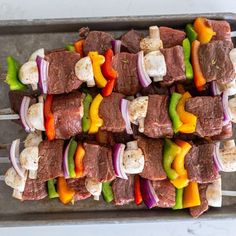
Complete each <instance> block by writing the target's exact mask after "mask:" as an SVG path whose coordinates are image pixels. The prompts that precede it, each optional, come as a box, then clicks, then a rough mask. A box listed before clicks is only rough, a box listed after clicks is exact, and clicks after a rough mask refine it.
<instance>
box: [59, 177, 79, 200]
mask: <svg viewBox="0 0 236 236" xmlns="http://www.w3.org/2000/svg"><path fill="white" fill-rule="evenodd" d="M57 192H58V194H59V199H60V201H61V202H62V203H63V204H68V203H69V202H71V201H72V199H73V197H74V195H75V191H74V190H73V189H70V188H68V186H67V183H66V179H65V178H64V177H58V179H57Z"/></svg>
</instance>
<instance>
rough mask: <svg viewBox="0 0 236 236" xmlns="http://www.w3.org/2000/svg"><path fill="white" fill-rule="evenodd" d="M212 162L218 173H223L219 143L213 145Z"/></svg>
mask: <svg viewBox="0 0 236 236" xmlns="http://www.w3.org/2000/svg"><path fill="white" fill-rule="evenodd" d="M213 158H214V162H215V166H216V168H217V170H218V171H223V165H222V163H221V159H220V142H217V143H216V144H215V150H214V156H213Z"/></svg>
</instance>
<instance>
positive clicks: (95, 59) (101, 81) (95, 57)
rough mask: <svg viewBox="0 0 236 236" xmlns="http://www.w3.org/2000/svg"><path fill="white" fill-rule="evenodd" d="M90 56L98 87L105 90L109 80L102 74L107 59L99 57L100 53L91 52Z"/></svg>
mask: <svg viewBox="0 0 236 236" xmlns="http://www.w3.org/2000/svg"><path fill="white" fill-rule="evenodd" d="M88 56H89V57H90V59H91V61H92V64H93V74H94V78H95V82H96V85H97V87H98V88H104V87H105V86H106V84H107V80H106V79H105V77H104V76H103V74H102V71H101V65H102V64H103V63H104V62H105V57H104V56H102V55H99V54H98V52H89V54H88Z"/></svg>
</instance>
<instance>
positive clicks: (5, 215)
mask: <svg viewBox="0 0 236 236" xmlns="http://www.w3.org/2000/svg"><path fill="white" fill-rule="evenodd" d="M199 15H202V16H205V17H207V18H210V19H225V20H227V21H228V22H229V23H230V24H231V28H232V30H236V14H233V13H215V14H199ZM199 15H192V14H191V15H166V16H133V17H103V18H73V19H51V20H28V21H27V20H23V21H22V20H20V21H0V75H2V74H4V73H5V72H6V62H5V58H6V57H7V56H8V55H13V56H15V57H16V58H17V59H18V60H19V61H21V62H24V61H25V60H26V58H28V56H29V55H30V53H31V52H33V51H34V50H36V49H38V48H40V47H43V48H47V49H52V48H60V47H64V46H65V45H66V44H68V43H70V42H73V41H75V40H76V39H77V37H78V35H77V32H78V29H79V28H80V27H83V26H88V27H89V28H90V29H97V30H104V31H110V32H112V33H114V35H115V36H116V37H118V36H119V35H121V33H122V32H123V31H127V30H129V29H131V28H134V29H136V30H141V31H144V32H145V31H147V29H148V26H150V25H160V26H161V25H163V26H169V27H174V28H180V29H181V28H183V27H184V26H185V25H186V23H188V22H191V21H193V19H194V18H195V17H196V16H199ZM146 33H147V32H146ZM5 107H9V101H8V87H7V86H6V84H5V83H4V82H3V80H0V109H1V108H5ZM235 134H236V132H235ZM25 136H26V134H25V132H24V131H23V129H22V128H21V127H20V126H19V125H17V124H16V123H14V122H11V121H0V143H1V144H2V143H5V144H7V143H10V142H11V141H12V140H13V139H15V138H22V140H23V138H24V137H25ZM234 137H235V136H234ZM7 155H8V152H7V150H6V149H2V148H1V147H0V156H1V157H2V156H7ZM8 167H9V164H0V175H3V174H4V173H5V171H6V170H7V168H8ZM222 177H223V189H224V190H236V181H234V180H235V178H236V173H235V174H234V173H228V174H222ZM11 194H12V189H10V188H9V187H7V186H6V185H5V183H4V182H3V181H0V226H2V227H4V226H26V225H55V224H57V225H58V224H98V223H109V222H110V223H121V222H126V223H127V222H155V221H179V220H183V219H184V220H192V218H191V216H190V215H189V214H188V211H187V210H181V211H172V210H168V209H158V208H156V209H152V210H148V209H147V208H146V207H145V206H143V205H142V206H139V207H137V206H135V205H134V204H130V205H127V206H122V207H118V206H114V205H113V204H107V203H105V202H104V201H103V200H101V201H99V202H97V201H94V200H92V199H88V200H83V201H79V202H77V203H76V204H75V205H67V206H64V205H62V204H60V203H59V202H58V200H48V199H45V200H42V201H32V202H30V201H25V202H23V203H22V202H20V201H18V200H15V199H13V198H12V197H11ZM235 217H236V198H235V197H234V198H233V197H224V198H223V207H222V208H219V209H216V208H215V209H214V208H212V209H210V210H209V211H208V212H207V213H205V214H204V215H203V216H201V217H200V220H206V219H212V218H214V219H216V218H217V219H222V218H224V219H225V218H235Z"/></svg>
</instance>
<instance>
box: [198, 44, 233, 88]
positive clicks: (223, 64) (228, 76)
mask: <svg viewBox="0 0 236 236" xmlns="http://www.w3.org/2000/svg"><path fill="white" fill-rule="evenodd" d="M232 48H233V44H232V42H228V41H220V40H213V41H211V42H210V43H207V44H201V45H200V47H199V51H198V55H199V63H200V67H201V70H202V73H203V75H204V77H205V79H206V81H207V82H210V81H213V80H217V82H219V83H220V84H226V83H229V82H230V81H232V80H233V79H234V78H235V71H234V67H233V64H232V62H231V60H230V57H229V52H230V51H231V49H232Z"/></svg>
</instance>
